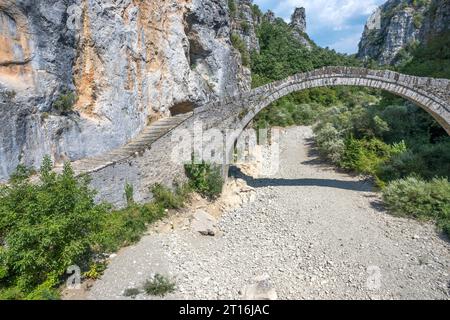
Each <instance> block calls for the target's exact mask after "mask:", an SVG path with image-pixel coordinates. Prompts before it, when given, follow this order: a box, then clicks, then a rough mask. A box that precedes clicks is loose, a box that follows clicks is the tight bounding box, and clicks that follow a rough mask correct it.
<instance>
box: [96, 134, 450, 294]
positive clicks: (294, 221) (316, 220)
mask: <svg viewBox="0 0 450 320" xmlns="http://www.w3.org/2000/svg"><path fill="white" fill-rule="evenodd" d="M311 136H312V133H311V129H310V128H308V127H296V128H290V129H287V130H285V131H284V133H283V134H282V137H281V145H282V150H281V170H280V172H279V174H278V175H277V176H276V177H275V178H270V179H251V178H246V179H247V180H248V183H249V185H250V186H253V187H255V189H256V200H255V201H254V202H252V203H249V204H246V205H244V206H243V207H242V208H238V209H236V210H233V211H231V212H228V213H226V214H224V215H223V216H222V218H221V219H220V222H219V228H220V230H221V231H222V232H221V234H219V235H218V236H216V237H205V236H200V235H196V234H194V233H193V232H191V231H190V230H182V229H179V230H175V231H172V232H168V233H161V234H150V235H148V236H146V237H144V238H143V240H142V241H141V242H139V243H138V244H137V245H135V246H133V247H130V248H127V249H125V250H123V251H122V252H121V253H119V255H118V256H117V257H115V258H114V259H113V260H112V262H111V264H110V266H109V268H108V270H107V271H106V273H105V275H104V276H103V278H102V279H101V280H99V281H97V282H96V283H95V284H94V286H93V287H92V289H91V291H90V292H89V298H91V299H124V297H123V291H124V290H125V289H127V288H132V287H138V286H140V285H142V283H143V282H144V281H145V280H146V279H148V278H149V277H150V276H151V275H152V274H155V273H163V274H166V275H169V276H171V277H173V278H174V279H176V283H177V291H176V292H175V293H174V294H171V295H169V296H168V297H167V298H169V299H241V298H242V297H243V296H242V294H244V292H245V291H246V290H245V288H246V287H248V286H250V285H252V284H253V283H255V281H256V280H255V279H257V278H258V277H261V276H264V277H265V278H266V279H269V280H267V281H266V282H265V284H266V286H269V287H270V289H272V293H273V291H275V292H276V294H277V296H278V298H280V299H449V290H450V289H449V285H450V282H449V280H450V276H449V273H450V272H449V265H450V255H449V248H450V245H449V242H448V241H447V240H445V239H442V238H440V236H439V234H438V233H437V232H436V230H435V227H434V225H432V224H422V223H419V222H416V221H413V220H408V219H402V218H395V217H392V216H390V215H388V214H387V213H386V212H384V211H383V210H382V209H381V208H380V206H379V205H378V204H377V203H378V196H377V195H376V194H374V193H372V190H371V189H372V187H371V185H370V183H369V182H365V181H362V180H361V179H360V178H357V177H352V176H350V175H348V174H343V173H339V172H336V171H335V170H334V169H333V168H331V167H329V166H327V165H325V164H323V163H321V162H320V161H319V160H318V159H317V156H316V155H314V153H313V149H312V147H311V145H310V138H311ZM269 284H270V285H269ZM136 299H151V298H150V297H148V296H145V295H139V296H137V297H136Z"/></svg>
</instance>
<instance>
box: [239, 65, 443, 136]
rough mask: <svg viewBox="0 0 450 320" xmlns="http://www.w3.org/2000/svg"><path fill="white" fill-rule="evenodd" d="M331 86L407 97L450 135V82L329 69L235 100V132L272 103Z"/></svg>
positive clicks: (393, 74) (385, 73)
mask: <svg viewBox="0 0 450 320" xmlns="http://www.w3.org/2000/svg"><path fill="white" fill-rule="evenodd" d="M330 86H360V87H368V88H375V89H382V90H385V91H387V92H390V93H392V94H395V95H397V96H400V97H403V98H405V99H407V100H409V101H411V102H413V103H415V104H416V105H418V106H420V107H421V108H422V109H424V110H425V111H427V112H428V113H429V114H431V115H432V116H433V117H434V119H436V121H437V122H438V123H439V124H440V125H441V126H442V127H443V128H444V129H445V130H446V131H447V133H448V134H449V135H450V80H447V79H434V78H423V77H415V76H410V75H404V74H400V73H397V72H393V71H389V70H369V69H364V68H351V67H326V68H322V69H317V70H314V71H311V72H307V73H300V74H297V75H294V76H291V77H289V78H287V79H285V80H282V81H277V82H274V83H270V84H267V85H265V86H262V87H259V88H256V89H254V90H252V91H251V92H250V93H248V94H247V96H240V97H238V99H242V103H241V102H239V101H235V102H234V104H235V105H241V108H239V107H238V108H237V109H238V110H239V111H238V112H239V115H240V117H239V120H238V121H236V122H235V123H236V126H235V129H237V130H244V129H245V127H246V126H247V125H248V124H249V123H250V121H252V120H253V118H254V117H256V115H257V114H258V113H259V112H261V110H263V109H264V108H266V107H267V106H269V105H270V104H271V103H272V102H274V101H276V100H278V99H280V98H282V97H284V96H286V95H288V94H291V93H293V92H297V91H302V90H307V89H312V88H319V87H330Z"/></svg>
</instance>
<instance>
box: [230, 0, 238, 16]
mask: <svg viewBox="0 0 450 320" xmlns="http://www.w3.org/2000/svg"><path fill="white" fill-rule="evenodd" d="M228 9H229V10H230V15H232V16H235V15H236V11H237V7H236V2H235V0H228Z"/></svg>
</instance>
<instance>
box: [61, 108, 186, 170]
mask: <svg viewBox="0 0 450 320" xmlns="http://www.w3.org/2000/svg"><path fill="white" fill-rule="evenodd" d="M192 115H193V113H192V112H190V113H184V114H179V115H176V116H173V117H170V118H164V119H161V120H159V121H156V122H154V123H152V124H151V125H150V126H148V127H146V128H145V129H144V130H143V131H142V132H141V133H140V134H139V135H138V136H137V137H136V138H134V139H133V140H132V141H130V142H129V143H128V144H126V145H124V146H123V147H120V148H118V149H115V150H112V151H109V152H107V153H104V154H101V155H98V156H95V157H92V158H85V159H81V160H77V161H74V162H72V168H73V170H74V172H75V175H81V174H86V173H91V172H95V171H98V170H100V169H102V168H105V167H107V166H110V165H113V164H115V163H117V162H119V161H121V160H124V159H127V158H129V157H131V156H134V155H135V154H136V153H140V152H142V151H144V150H146V149H148V148H149V147H150V146H151V145H152V144H153V143H154V142H155V141H157V140H158V139H160V138H162V137H163V136H165V135H166V134H167V133H169V132H171V131H172V130H173V129H175V128H176V127H178V126H179V125H180V124H182V123H183V122H184V121H186V120H187V119H188V118H190V117H191V116H192ZM62 168H63V165H59V166H57V167H56V168H55V171H56V172H60V171H61V170H62Z"/></svg>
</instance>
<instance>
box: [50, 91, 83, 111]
mask: <svg viewBox="0 0 450 320" xmlns="http://www.w3.org/2000/svg"><path fill="white" fill-rule="evenodd" d="M76 101H77V96H76V95H75V93H73V92H65V93H62V94H61V95H60V96H59V97H58V98H57V99H56V100H55V102H53V108H55V109H56V110H58V111H59V112H63V113H64V112H70V111H72V109H73V106H74V105H75V103H76Z"/></svg>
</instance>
